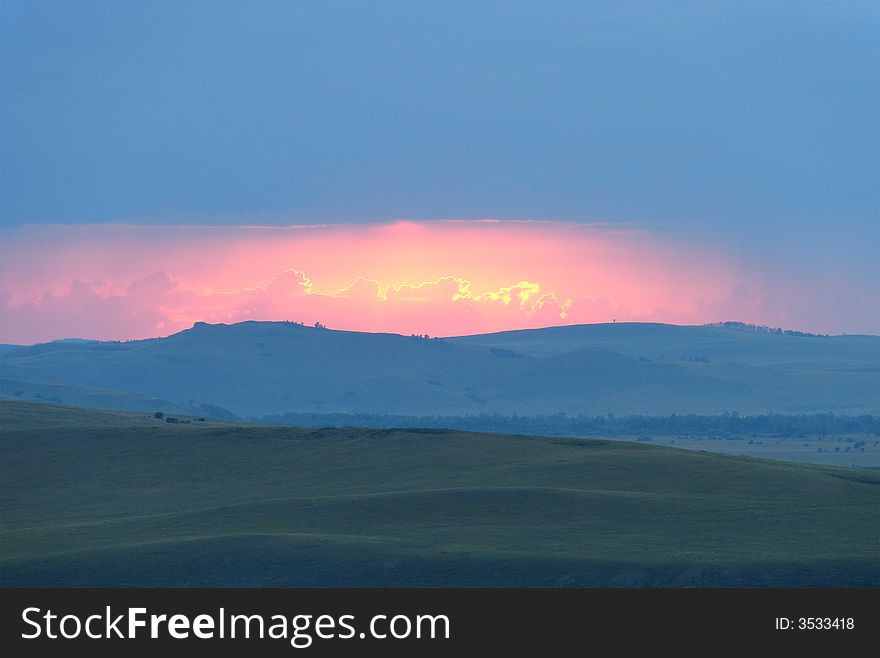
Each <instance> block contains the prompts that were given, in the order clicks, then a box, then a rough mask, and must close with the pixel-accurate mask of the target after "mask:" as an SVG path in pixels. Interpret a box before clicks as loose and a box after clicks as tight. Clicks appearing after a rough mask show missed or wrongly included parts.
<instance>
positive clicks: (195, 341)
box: [0, 322, 880, 419]
mask: <svg viewBox="0 0 880 658" xmlns="http://www.w3.org/2000/svg"><path fill="white" fill-rule="evenodd" d="M0 364H2V379H3V387H2V395H3V397H4V398H6V399H15V398H17V399H21V400H34V399H42V400H50V401H54V402H61V403H73V404H82V403H83V400H88V404H89V405H90V406H94V407H99V408H111V409H112V408H116V409H137V410H144V409H145V408H149V405H150V404H154V405H157V406H158V405H162V404H163V403H162V402H161V401H166V402H167V404H168V409H167V410H168V411H174V412H178V413H179V412H181V410H184V411H186V410H191V412H192V413H203V414H208V415H211V416H215V417H224V416H226V417H232V415H235V416H238V417H242V418H252V419H257V418H260V417H263V416H266V415H271V414H284V413H370V414H405V415H413V416H419V415H453V414H454V415H465V414H482V413H499V414H506V415H512V414H518V415H539V414H555V413H568V414H578V413H585V414H607V413H614V414H618V415H620V414H653V415H668V414H671V413H679V414H682V413H703V414H714V413H725V412H733V411H735V412H739V413H744V414H746V413H767V412H776V413H810V412H825V411H830V412H837V413H849V414H861V413H878V411H880V338H878V337H876V336H834V337H820V336H788V335H767V334H757V333H748V332H742V331H736V330H733V329H728V328H723V327H678V326H673V325H656V324H628V323H619V324H612V325H583V326H572V327H551V328H548V329H539V330H530V331H517V332H506V333H501V334H489V335H482V336H467V337H459V338H451V339H424V338H417V337H408V336H399V335H396V334H369V333H358V332H348V331H333V330H329V329H316V328H313V327H304V326H301V325H298V324H295V323H286V322H243V323H239V324H234V325H222V324H220V325H208V324H204V323H197V324H196V325H195V326H194V327H193V328H192V329H188V330H186V331H182V332H180V333H177V334H174V335H172V336H168V337H167V338H158V339H151V340H141V341H131V342H126V343H99V342H74V341H62V342H55V343H48V344H43V345H35V346H32V347H20V348H17V349H14V350H10V351H7V352H3V353H0ZM37 393H39V394H40V395H39V397H38V396H37Z"/></svg>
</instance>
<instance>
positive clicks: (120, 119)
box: [0, 0, 880, 296]
mask: <svg viewBox="0 0 880 658" xmlns="http://www.w3.org/2000/svg"><path fill="white" fill-rule="evenodd" d="M878 35H880V9H878V4H877V3H876V2H862V3H858V2H835V3H819V2H813V3H807V2H796V3H791V2H772V3H771V2H748V3H745V2H740V3H721V2H695V3H687V2H664V3H626V2H623V3H617V2H581V3H577V2H570V3H558V2H534V3H524V2H442V3H428V2H410V3H403V2H396V3H387V2H359V3H354V2H320V3H311V2H285V3H280V2H278V3H276V2H253V3H242V2H226V3H219V2H218V3H214V2H212V3H207V2H203V3H186V2H176V3H167V2H149V3H147V2H120V3H88V2H71V3H61V2H50V3H39V2H27V3H23V2H11V1H9V0H3V2H2V23H0V43H2V47H0V48H2V49H0V58H2V72H0V84H2V91H3V94H2V107H0V110H2V115H0V116H2V133H0V140H2V142H0V145H2V149H0V220H2V224H3V227H4V228H10V227H16V226H21V225H23V224H46V223H65V224H84V223H92V222H127V223H150V224H181V223H186V224H192V223H199V224H242V223H247V224H254V223H261V224H282V225H283V224H291V223H325V222H328V223H334V222H378V221H388V220H391V219H395V218H406V219H441V218H460V219H470V218H487V217H488V218H502V219H525V218H528V219H538V218H540V219H550V220H566V221H575V222H609V223H612V224H614V223H626V224H630V223H632V224H636V225H639V226H643V227H647V228H649V229H653V230H658V231H664V232H669V231H686V232H689V233H692V234H695V235H702V236H705V237H706V238H707V239H708V240H711V241H713V242H715V243H724V244H727V245H729V246H730V247H731V248H732V249H735V250H736V251H737V252H738V254H739V255H740V256H741V257H742V258H744V259H746V260H749V259H753V260H754V262H755V263H762V264H763V265H767V263H777V264H778V266H779V268H780V276H788V277H793V278H796V277H798V276H800V275H801V272H802V271H804V270H803V268H804V267H805V265H804V264H805V263H808V267H809V268H811V269H813V270H815V269H816V268H818V270H819V271H827V272H835V273H836V274H837V275H840V276H841V277H842V280H845V281H846V282H848V283H847V284H846V285H848V286H854V287H857V288H859V289H860V291H861V293H862V296H864V294H866V293H870V292H871V291H872V288H871V287H872V286H873V291H874V292H876V281H877V268H876V263H875V261H876V258H875V254H876V249H877V246H878V241H880V229H878V226H880V222H878V218H880V194H878V181H880V120H878V116H880V69H878V57H880V36H878Z"/></svg>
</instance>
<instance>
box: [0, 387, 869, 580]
mask: <svg viewBox="0 0 880 658" xmlns="http://www.w3.org/2000/svg"><path fill="white" fill-rule="evenodd" d="M0 432H2V440H0V508H2V524H0V539H2V544H0V584H2V585H4V586H35V585H45V586H62V585H64V586H416V585H425V586H631V585H646V586H743V585H744V586H806V585H819V586H829V585H830V586H850V585H870V586H878V584H880V553H878V545H877V540H878V537H880V515H878V504H880V498H878V496H880V476H878V475H877V474H874V473H871V472H866V471H855V470H850V469H838V468H831V467H820V466H812V465H801V464H791V463H782V462H772V461H761V460H755V459H747V458H737V457H726V456H722V455H714V454H703V453H698V452H692V451H683V450H675V449H670V448H662V447H653V446H646V445H641V444H634V443H621V442H611V441H603V440H583V439H557V438H547V437H522V436H507V435H499V434H472V433H465V432H451V431H442V430H433V431H426V430H422V431H419V430H396V431H395V430H364V429H327V430H304V429H295V428H282V427H261V426H256V425H245V424H224V423H220V422H212V421H208V422H191V423H188V424H169V423H166V422H164V421H162V420H159V419H155V418H153V417H151V416H149V415H147V414H134V413H118V412H100V411H87V410H82V409H74V408H68V407H61V406H57V405H48V404H43V405H31V404H26V403H21V402H2V403H0Z"/></svg>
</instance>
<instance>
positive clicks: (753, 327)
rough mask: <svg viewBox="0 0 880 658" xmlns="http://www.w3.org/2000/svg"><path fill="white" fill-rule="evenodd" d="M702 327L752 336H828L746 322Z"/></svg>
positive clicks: (715, 323)
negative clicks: (733, 330)
mask: <svg viewBox="0 0 880 658" xmlns="http://www.w3.org/2000/svg"><path fill="white" fill-rule="evenodd" d="M703 326H704V327H720V328H722V329H735V330H736V331H747V332H749V333H753V334H774V335H776V336H812V337H822V338H827V337H828V334H811V333H807V332H806V331H795V330H794V329H782V328H780V327H767V326H765V325H762V324H749V323H747V322H709V323H708V324H704V325H703Z"/></svg>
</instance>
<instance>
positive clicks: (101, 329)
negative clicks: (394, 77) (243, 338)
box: [0, 221, 760, 342]
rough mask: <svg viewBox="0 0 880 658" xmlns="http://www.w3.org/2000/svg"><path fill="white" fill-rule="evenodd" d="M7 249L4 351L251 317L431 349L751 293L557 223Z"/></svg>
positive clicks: (717, 272)
mask: <svg viewBox="0 0 880 658" xmlns="http://www.w3.org/2000/svg"><path fill="white" fill-rule="evenodd" d="M5 238H6V239H5V240H4V244H5V253H4V258H3V264H2V274H3V296H4V301H3V308H2V311H0V312H2V315H3V318H2V319H3V326H4V331H5V332H6V334H7V335H5V336H4V337H3V340H5V341H8V342H15V341H19V342H34V341H40V340H49V339H53V338H60V337H67V336H79V337H87V338H102V339H103V338H112V339H128V338H142V337H147V336H156V335H166V334H169V333H173V332H174V331H178V330H180V329H184V328H187V327H189V326H191V325H192V323H193V322H195V321H207V322H236V321H241V320H247V319H260V320H294V321H303V322H305V323H307V324H311V323H313V322H315V321H321V322H323V323H324V324H326V325H328V326H330V327H331V328H339V329H352V330H362V331H389V332H397V333H404V334H408V333H428V334H431V335H457V334H465V333H475V332H483V331H497V330H505V329H517V328H525V327H538V326H547V325H554V324H574V323H582V322H608V321H611V320H612V319H617V320H627V319H629V320H657V321H669V322H682V323H684V322H704V321H713V320H718V319H728V318H727V317H719V316H718V315H717V313H718V312H719V305H722V306H723V305H724V304H729V303H732V302H731V300H732V299H734V291H735V290H737V289H738V288H737V287H738V286H739V287H742V286H743V285H744V283H745V280H744V277H743V275H742V272H741V270H740V268H738V267H737V266H736V264H735V263H734V262H733V261H732V260H731V259H729V258H727V257H726V256H724V255H723V254H721V253H719V252H717V251H713V250H710V249H707V248H706V247H700V246H698V245H696V244H694V243H692V242H689V241H686V240H684V239H681V238H678V239H673V238H672V237H670V236H665V235H657V234H650V233H647V232H643V231H637V230H620V229H617V230H611V229H608V228H603V227H597V226H590V225H579V224H567V223H554V222H507V221H503V222H499V221H483V222H459V221H448V222H411V221H397V222H393V223H388V224H375V225H330V226H304V227H285V228H278V227H228V228H223V227H161V226H131V225H91V226H80V227H51V228H35V227H24V228H21V229H13V230H10V231H7V232H6V236H5ZM35 264H39V267H35V266H34V265H35ZM743 295H745V298H744V300H740V302H741V304H750V303H754V302H755V301H756V299H757V298H756V297H755V295H754V294H753V293H741V294H740V296H741V297H742V296H743ZM734 301H735V300H734ZM758 301H760V300H758ZM740 302H737V303H740ZM753 318H754V314H752V315H751V316H750V317H747V318H745V319H753ZM759 319H760V318H759Z"/></svg>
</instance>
